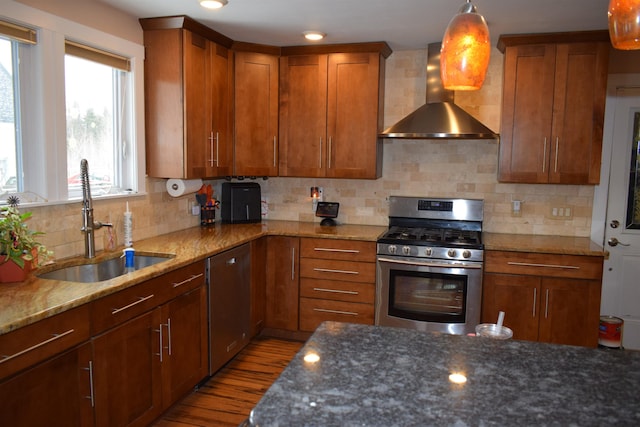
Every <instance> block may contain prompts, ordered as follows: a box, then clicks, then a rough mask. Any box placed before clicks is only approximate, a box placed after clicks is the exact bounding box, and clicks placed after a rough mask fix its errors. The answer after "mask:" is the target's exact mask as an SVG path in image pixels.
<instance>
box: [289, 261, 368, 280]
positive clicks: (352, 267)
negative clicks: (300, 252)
mask: <svg viewBox="0 0 640 427" xmlns="http://www.w3.org/2000/svg"><path fill="white" fill-rule="evenodd" d="M300 277H308V278H311V279H323V280H341V281H345V282H363V283H375V281H376V264H375V263H373V262H353V261H339V260H329V259H313V258H305V259H302V260H300Z"/></svg>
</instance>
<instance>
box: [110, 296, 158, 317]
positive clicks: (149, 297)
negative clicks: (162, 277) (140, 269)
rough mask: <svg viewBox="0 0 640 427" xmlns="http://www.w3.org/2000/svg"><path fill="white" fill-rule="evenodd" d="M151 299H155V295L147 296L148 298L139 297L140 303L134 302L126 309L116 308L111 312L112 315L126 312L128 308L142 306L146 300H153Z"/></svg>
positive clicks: (125, 307) (126, 306)
mask: <svg viewBox="0 0 640 427" xmlns="http://www.w3.org/2000/svg"><path fill="white" fill-rule="evenodd" d="M151 298H153V294H151V295H147V296H146V297H138V301H134V302H132V303H131V304H127V305H125V306H124V307H120V308H114V309H113V310H111V314H118V313H120V312H121V311H124V310H126V309H128V308H131V307H133V306H134V305H138V304H140V303H142V302H145V301H146V300H148V299H151Z"/></svg>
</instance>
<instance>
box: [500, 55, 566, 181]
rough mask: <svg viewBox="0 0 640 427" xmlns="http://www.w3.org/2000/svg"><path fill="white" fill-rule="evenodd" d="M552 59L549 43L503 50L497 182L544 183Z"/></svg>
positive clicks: (550, 110) (545, 178) (547, 166)
mask: <svg viewBox="0 0 640 427" xmlns="http://www.w3.org/2000/svg"><path fill="white" fill-rule="evenodd" d="M555 58H556V49H555V46H554V45H551V44H546V45H545V44H539V45H523V46H513V47H508V48H507V51H506V54H505V59H504V88H503V94H502V126H501V131H500V160H499V172H498V180H499V181H503V182H530V183H541V182H547V181H548V171H549V150H550V149H551V118H552V113H553V88H554V72H555Z"/></svg>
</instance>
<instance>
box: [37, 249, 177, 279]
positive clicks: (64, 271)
mask: <svg viewBox="0 0 640 427" xmlns="http://www.w3.org/2000/svg"><path fill="white" fill-rule="evenodd" d="M169 259H171V255H142V254H140V255H138V254H136V255H134V257H133V265H134V266H133V268H125V266H124V257H118V258H111V259H107V260H104V261H100V262H96V263H87V264H80V265H71V266H68V267H62V268H59V269H57V270H53V271H49V272H46V273H41V274H36V276H38V277H39V278H41V279H50V280H64V281H67V282H81V283H94V282H102V281H103V280H109V279H113V278H115V277H118V276H122V275H124V274H127V273H130V272H132V271H136V270H140V269H142V268H145V267H149V266H152V265H155V264H158V263H160V262H163V261H168V260H169Z"/></svg>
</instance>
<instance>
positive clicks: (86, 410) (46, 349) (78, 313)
mask: <svg viewBox="0 0 640 427" xmlns="http://www.w3.org/2000/svg"><path fill="white" fill-rule="evenodd" d="M88 339H89V309H88V306H81V307H79V308H76V309H73V310H70V311H67V312H64V313H61V314H58V315H56V316H53V317H50V318H47V319H44V320H41V321H39V322H36V323H34V324H32V325H29V326H25V327H23V328H21V329H18V330H16V331H14V332H10V333H8V334H4V335H1V336H0V354H2V355H3V357H2V358H1V359H0V414H1V415H0V419H1V420H2V424H3V425H7V426H9V425H11V426H36V425H48V426H71V425H74V426H91V425H93V406H92V395H91V393H92V388H91V369H92V357H91V347H90V345H89V344H88Z"/></svg>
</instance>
